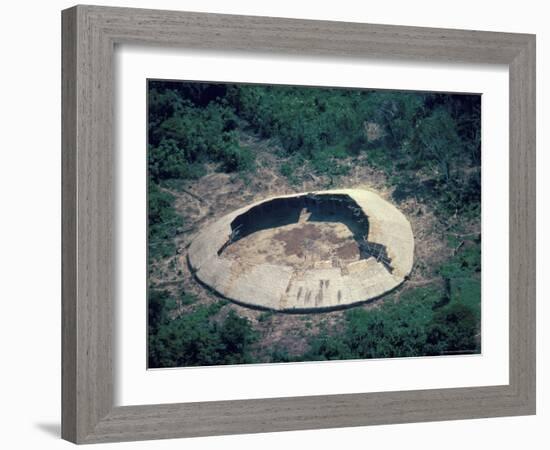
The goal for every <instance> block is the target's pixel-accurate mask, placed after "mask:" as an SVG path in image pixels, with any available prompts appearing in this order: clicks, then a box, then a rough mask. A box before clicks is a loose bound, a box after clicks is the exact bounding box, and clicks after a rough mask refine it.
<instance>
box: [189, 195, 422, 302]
mask: <svg viewBox="0 0 550 450" xmlns="http://www.w3.org/2000/svg"><path fill="white" fill-rule="evenodd" d="M413 253H414V238H413V233H412V229H411V225H410V223H409V221H408V220H407V218H406V217H405V216H404V215H403V214H402V213H401V212H400V211H399V210H398V209H397V208H396V207H395V206H394V205H392V204H391V203H390V202H388V201H386V200H384V199H383V198H382V197H380V196H379V195H377V194H376V193H374V192H372V191H369V190H365V189H339V190H327V191H316V192H307V193H299V194H291V195H284V196H277V197H272V198H268V199H265V200H262V201H259V202H256V203H253V204H250V205H248V206H245V207H243V208H240V209H238V210H236V211H233V212H232V213H230V214H227V215H225V216H224V217H222V218H220V219H218V220H217V221H215V222H213V223H211V224H210V225H208V226H206V227H205V228H203V229H202V230H201V231H200V232H199V233H198V234H197V236H196V237H195V238H194V239H193V241H192V243H191V245H190V247H189V251H188V255H187V257H188V263H189V266H190V267H191V270H192V271H193V272H194V273H195V276H196V277H197V278H198V279H199V280H200V282H202V283H203V284H205V285H206V286H208V287H209V288H211V289H212V290H214V291H215V292H217V293H218V294H220V295H222V296H223V297H225V298H227V299H229V300H232V301H234V302H237V303H240V304H244V305H248V306H252V307H258V308H264V309H270V310H277V311H285V312H308V311H320V310H330V309H337V308H343V307H346V306H350V305H353V304H356V303H359V302H365V301H368V300H372V299H375V298H377V297H380V296H382V295H383V294H385V293H387V292H389V291H391V290H393V289H394V288H396V287H397V286H399V285H400V284H401V283H403V281H404V280H405V279H406V277H407V276H408V274H409V273H410V271H411V269H412V265H413Z"/></svg>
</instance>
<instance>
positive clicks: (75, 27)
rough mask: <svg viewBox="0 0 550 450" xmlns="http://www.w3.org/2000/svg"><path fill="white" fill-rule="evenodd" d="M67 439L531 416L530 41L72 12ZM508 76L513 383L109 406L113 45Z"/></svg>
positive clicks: (67, 115)
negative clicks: (503, 69)
mask: <svg viewBox="0 0 550 450" xmlns="http://www.w3.org/2000/svg"><path fill="white" fill-rule="evenodd" d="M62 31H63V43H62V53H63V56H62V81H63V87H62V106H63V112H62V122H63V130H62V131H63V136H62V147H63V148H62V174H63V181H62V206H63V217H62V233H63V244H62V259H63V262H62V271H63V275H62V276H63V279H62V327H63V330H62V408H63V412H62V437H63V438H64V439H67V440H69V441H72V442H75V443H95V442H109V441H128V440H140V439H160V438H177V437H190V436H208V435H221V434H234V433H258V432H272V431H284V430H301V429H316V428H334V427H349V426H361V425H371V424H388V423H403V422H421V421H432V420H451V419H466V418H480V417H496V416H512V415H526V414H534V413H535V36H533V35H528V34H510V33H494V32H484V31H464V30H450V29H435V28H417V27H408V26H390V25H370V24H360V23H343V22H328V21H309V20H295V19H280V18H268V17H247V16H233V15H219V14H203V13H188V12H174V11H156V10H144V9H127V8H111V7H98V6H75V7H73V8H70V9H67V10H65V11H63V13H62ZM120 43H132V44H135V43H138V44H154V45H158V46H165V47H174V46H175V47H184V48H192V49H217V50H239V51H244V52H248V51H256V52H265V53H267V54H275V53H278V54H303V55H318V56H330V57H353V58H365V57H375V58H392V59H407V60H417V61H434V62H465V63H483V64H506V65H507V66H508V67H509V77H510V78H509V85H510V122H509V123H510V205H509V207H510V225H509V226H510V280H509V292H510V299H509V302H510V303H509V304H510V309H509V317H510V323H509V326H510V330H509V337H510V341H509V352H510V353H509V361H510V368H509V384H508V385H500V386H486V387H468V388H451V389H429V390H415V391H402V392H379V393H361V394H342V395H321V396H305V397H285V398H275V399H254V400H236V401H215V402H197V403H175V404H162V405H138V406H120V407H114V403H113V377H114V375H113V364H112V357H113V351H112V344H113V311H114V308H113V300H114V299H113V296H114V288H113V285H114V275H113V274H114V263H113V255H112V247H113V239H114V237H113V230H114V226H113V216H114V213H113V210H114V201H113V186H114V181H113V176H114V173H113V151H114V143H113V141H114V139H113V98H114V92H113V52H114V47H115V44H120Z"/></svg>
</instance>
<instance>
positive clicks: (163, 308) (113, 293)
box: [62, 6, 535, 443]
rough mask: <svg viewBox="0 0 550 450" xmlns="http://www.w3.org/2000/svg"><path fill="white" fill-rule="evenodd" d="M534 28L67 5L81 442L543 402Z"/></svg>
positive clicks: (526, 410)
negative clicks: (539, 390) (538, 357)
mask: <svg viewBox="0 0 550 450" xmlns="http://www.w3.org/2000/svg"><path fill="white" fill-rule="evenodd" d="M534 77H535V38H534V36H532V35H522V34H506V33H489V32H481V31H463V30H446V29H431V28H414V27H401V26H387V25H370V24H358V23H338V22H322V21H305V20H295V19H277V18H267V17H246V16H228V15H217V14H201V13H187V12H173V11H154V10H140V9H126V8H108V7H97V6H77V7H73V8H71V9H68V10H65V11H63V324H62V326H63V342H62V343H63V398H62V403H63V416H62V434H63V437H64V438H65V439H68V440H70V441H73V442H77V443H92V442H108V441H123V440H138V439H159V438H173V437H189V436H206V435H216V434H218V435H219V434H232V433H252V432H267V431H283V430H297V429H312V428H325V427H344V426H358V425H369V424H387V423H402V422H413V421H429V420H451V419H461V418H476V417H491V416H506V415H522V414H534V412H535V309H534V308H535V292H534V290H535V282H534V277H535V256H534V255H535V253H534V245H535V193H534V186H535V179H534V175H535V173H534V168H535V80H534Z"/></svg>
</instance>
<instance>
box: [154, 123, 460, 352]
mask: <svg viewBox="0 0 550 450" xmlns="http://www.w3.org/2000/svg"><path fill="white" fill-rule="evenodd" d="M240 140H241V145H243V146H248V147H250V148H251V149H252V150H253V151H254V152H255V153H256V170H255V171H254V173H252V174H251V175H250V176H248V177H246V179H245V178H243V177H241V176H239V175H233V174H225V173H218V172H216V171H215V169H216V167H215V166H210V167H208V173H207V175H205V176H203V177H202V178H200V179H199V180H195V181H191V182H190V183H189V184H188V185H186V186H185V188H184V189H183V190H179V191H175V190H174V191H170V192H171V193H172V194H173V195H175V196H176V199H177V200H176V210H177V212H178V213H179V214H180V215H181V216H182V217H183V221H184V225H183V232H182V233H180V234H179V235H178V236H177V237H176V244H177V248H178V251H177V255H176V256H175V257H171V258H166V259H164V260H161V261H158V262H156V263H155V264H154V265H153V267H152V268H151V271H150V284H151V285H154V286H156V287H159V288H164V289H168V290H171V291H173V292H174V293H175V294H178V293H180V292H181V290H182V288H184V289H185V291H186V292H188V293H191V294H193V295H195V296H196V297H197V298H198V302H199V303H202V304H209V303H215V302H219V301H220V297H218V296H216V295H215V294H213V293H212V292H210V291H209V290H208V289H206V288H205V287H203V286H202V285H201V284H199V283H198V282H197V281H196V279H195V278H194V276H193V274H192V273H191V272H190V270H189V267H188V265H187V262H186V252H187V247H188V246H189V244H190V243H191V241H192V240H193V238H194V236H195V235H196V234H197V233H198V232H199V231H200V230H201V228H202V227H204V226H206V225H208V224H210V223H212V222H213V221H215V220H216V219H218V218H220V217H221V216H223V215H225V214H227V213H229V212H231V211H233V210H236V209H238V208H240V207H243V206H244V205H247V204H249V203H252V202H255V201H259V200H262V199H264V198H266V197H272V196H276V195H282V194H290V193H296V192H308V191H315V190H321V189H329V188H330V189H333V188H366V189H372V190H375V191H376V192H377V193H378V194H379V195H380V196H382V197H383V198H385V199H387V200H389V201H391V202H392V203H394V204H395V205H396V206H397V207H398V208H399V209H400V211H401V212H403V213H404V214H405V215H406V216H407V218H408V220H409V221H410V223H411V226H412V229H413V234H414V238H415V256H414V260H415V264H414V267H413V270H412V272H411V274H410V279H409V280H408V281H407V282H406V283H405V284H404V285H403V286H402V287H400V288H398V290H397V291H395V292H394V294H393V296H394V297H395V296H397V297H398V296H399V295H400V294H401V293H402V292H403V291H404V290H407V289H412V288H415V287H417V286H420V285H424V284H427V283H430V282H432V281H433V279H434V277H435V276H434V273H433V272H432V270H433V268H434V267H437V266H438V265H439V264H440V263H441V262H442V261H443V260H445V259H446V258H448V257H449V256H451V255H452V252H453V249H452V248H450V247H449V246H448V245H447V243H446V241H445V235H446V234H447V230H448V228H449V226H448V224H442V223H441V222H440V221H439V220H438V219H437V218H436V217H435V216H434V214H433V211H431V210H430V208H429V206H428V205H425V204H420V203H418V202H417V201H415V200H414V199H413V200H408V201H405V202H401V203H396V202H395V201H394V200H392V199H391V192H392V188H391V187H390V183H389V182H388V180H387V177H386V176H385V174H384V173H383V172H381V171H377V170H374V169H373V168H372V167H370V166H368V165H367V162H366V158H365V157H364V156H359V157H356V158H349V159H348V160H347V161H345V162H346V163H347V164H348V165H349V167H350V171H349V174H348V175H345V176H342V177H339V178H335V179H334V180H331V179H330V178H329V177H321V176H316V175H315V176H308V177H307V179H306V181H304V182H302V183H301V184H299V185H291V184H290V183H289V181H288V179H287V178H286V177H284V176H282V175H280V166H281V164H282V163H284V162H285V160H284V159H282V158H280V157H277V156H276V154H277V153H278V152H277V148H276V146H274V145H273V144H272V143H270V142H269V141H266V140H261V139H258V138H256V137H254V136H252V135H250V134H247V133H241V138H240ZM250 240H253V242H250ZM244 241H247V242H246V245H243V244H244ZM274 243H275V245H273V244H274ZM251 244H252V245H251ZM332 253H337V254H338V257H339V258H341V259H346V260H347V259H349V260H350V261H353V260H356V259H357V258H358V249H357V244H356V243H355V241H354V240H353V238H352V235H351V233H350V231H349V230H348V229H347V227H346V226H344V225H342V224H336V223H308V222H304V221H301V222H300V223H298V224H292V225H287V226H284V227H280V228H278V229H274V230H273V229H272V230H264V231H262V232H258V233H254V234H253V235H250V236H248V237H247V238H246V239H243V240H242V241H238V242H236V243H235V244H233V245H231V246H230V247H228V248H227V257H238V256H243V255H246V256H247V257H248V258H251V259H253V260H255V261H259V262H263V261H270V259H284V260H285V261H288V262H291V263H292V264H293V265H295V266H296V267H304V266H305V267H307V265H308V264H311V263H312V262H314V261H315V259H316V258H322V259H329V258H327V256H328V257H330V255H331V254H332ZM176 297H177V295H176ZM383 301H384V298H382V299H380V300H377V301H375V302H372V303H367V304H364V305H361V306H357V308H366V309H367V308H376V307H377V305H379V304H381V302H383ZM193 307H194V305H190V306H186V305H181V306H180V307H179V308H178V309H177V311H178V314H185V312H186V311H187V310H188V308H193ZM230 310H234V311H235V312H236V313H238V314H239V315H241V316H245V317H247V318H248V319H250V320H251V321H252V323H253V325H254V327H255V328H256V329H257V330H258V331H259V333H260V342H259V346H258V348H260V349H264V350H265V352H269V351H271V350H272V349H273V348H275V347H280V348H284V349H285V350H286V351H287V352H288V353H289V354H290V355H298V354H301V353H303V352H304V351H305V350H306V345H307V344H306V343H307V336H308V335H311V334H314V333H316V331H317V330H318V327H319V326H320V324H321V323H324V324H325V325H326V326H328V327H329V328H331V329H333V330H338V329H339V328H338V327H339V324H340V323H341V322H342V316H343V314H344V312H343V311H332V312H323V313H308V314H284V313H266V312H262V311H259V310H254V309H251V308H246V307H242V306H239V305H236V304H234V303H231V302H227V304H226V305H225V306H224V307H223V308H222V309H221V310H220V312H219V313H218V314H219V318H223V317H225V316H226V315H227V313H228V312H229V311H230ZM257 356H258V357H259V358H261V357H262V350H260V351H259V354H258V355H257Z"/></svg>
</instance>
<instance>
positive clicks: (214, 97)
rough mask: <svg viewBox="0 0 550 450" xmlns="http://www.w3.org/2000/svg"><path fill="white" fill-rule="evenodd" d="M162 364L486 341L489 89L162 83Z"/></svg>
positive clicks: (421, 350) (371, 354) (152, 180)
mask: <svg viewBox="0 0 550 450" xmlns="http://www.w3.org/2000/svg"><path fill="white" fill-rule="evenodd" d="M146 114H147V127H148V128H147V145H148V147H147V241H148V249H147V251H148V256H147V272H148V280H147V285H148V292H147V295H148V297H147V298H148V302H147V305H148V307H147V309H148V311H147V314H148V317H147V335H148V340H147V341H148V348H147V355H148V368H149V369H159V368H169V367H189V366H212V365H228V364H230V365H232V364H261V363H289V362H292V363H298V362H306V361H327V360H363V359H371V358H404V357H429V356H431V357H433V356H449V355H464V354H480V353H481V95H479V94H473V93H472V94H470V93H439V92H420V91H391V90H374V89H365V88H360V89H359V88H340V87H338V88H334V87H310V86H286V85H265V84H264V85H262V84H239V83H221V82H199V81H183V80H182V81H180V80H159V79H149V80H147V112H146Z"/></svg>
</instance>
